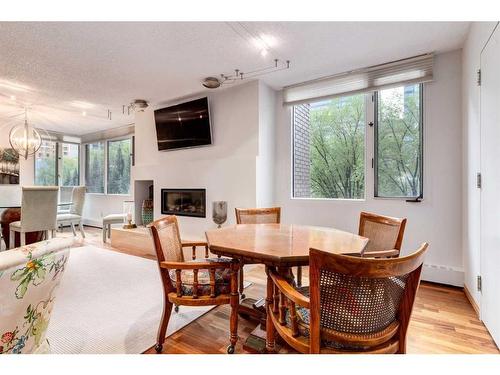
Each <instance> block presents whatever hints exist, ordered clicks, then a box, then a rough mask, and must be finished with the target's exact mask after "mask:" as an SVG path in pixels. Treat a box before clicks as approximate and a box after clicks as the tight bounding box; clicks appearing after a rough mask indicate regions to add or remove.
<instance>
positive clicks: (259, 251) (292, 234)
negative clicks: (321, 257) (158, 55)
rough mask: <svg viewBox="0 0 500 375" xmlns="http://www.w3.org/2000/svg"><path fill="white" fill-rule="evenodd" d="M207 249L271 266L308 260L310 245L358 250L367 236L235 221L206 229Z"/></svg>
mask: <svg viewBox="0 0 500 375" xmlns="http://www.w3.org/2000/svg"><path fill="white" fill-rule="evenodd" d="M205 234H206V237H207V242H208V246H209V248H210V251H211V252H212V253H214V254H217V255H224V256H228V257H232V258H241V259H243V260H245V261H247V262H248V261H251V262H254V263H264V264H268V265H274V266H295V265H306V264H308V263H309V249H310V248H314V249H318V250H323V251H327V252H330V253H335V254H360V253H361V252H362V251H363V249H364V248H365V246H366V245H367V243H368V239H367V238H365V237H361V236H358V235H357V234H353V233H349V232H344V231H341V230H338V229H334V228H326V227H315V226H304V225H295V224H292V225H289V224H237V225H232V226H228V227H225V228H221V229H213V230H209V231H207V232H205Z"/></svg>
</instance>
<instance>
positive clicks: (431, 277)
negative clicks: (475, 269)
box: [421, 264, 464, 287]
mask: <svg viewBox="0 0 500 375" xmlns="http://www.w3.org/2000/svg"><path fill="white" fill-rule="evenodd" d="M421 279H422V280H425V281H432V282H434V283H440V284H447V285H453V286H459V287H463V286H464V270H463V268H459V267H450V266H443V265H439V264H424V267H423V268H422V277H421Z"/></svg>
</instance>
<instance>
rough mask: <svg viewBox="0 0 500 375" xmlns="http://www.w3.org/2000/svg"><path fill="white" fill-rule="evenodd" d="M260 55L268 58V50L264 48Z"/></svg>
mask: <svg viewBox="0 0 500 375" xmlns="http://www.w3.org/2000/svg"><path fill="white" fill-rule="evenodd" d="M260 55H261V56H262V57H266V56H267V49H265V48H264V49H262V51H260Z"/></svg>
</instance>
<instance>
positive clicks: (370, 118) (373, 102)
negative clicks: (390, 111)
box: [289, 83, 426, 202]
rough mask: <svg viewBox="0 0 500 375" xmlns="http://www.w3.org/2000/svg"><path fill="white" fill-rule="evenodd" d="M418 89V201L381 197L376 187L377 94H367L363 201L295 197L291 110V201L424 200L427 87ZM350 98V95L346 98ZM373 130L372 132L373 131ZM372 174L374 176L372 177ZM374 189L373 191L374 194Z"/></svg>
mask: <svg viewBox="0 0 500 375" xmlns="http://www.w3.org/2000/svg"><path fill="white" fill-rule="evenodd" d="M416 85H419V88H420V89H419V101H420V103H419V104H420V136H419V142H420V157H421V163H420V176H421V177H420V195H419V196H418V197H412V196H380V195H378V191H377V185H378V176H377V166H376V163H377V157H378V155H377V149H378V143H377V142H378V133H377V132H378V92H379V91H381V90H377V91H368V92H365V140H364V142H365V149H364V155H365V163H364V164H365V169H364V171H365V172H364V173H365V176H364V177H365V178H364V180H365V184H364V197H363V198H316V197H311V196H310V197H296V196H294V194H295V155H294V153H295V137H294V131H295V118H294V117H295V111H294V108H293V107H294V106H295V105H292V106H290V111H289V121H290V128H289V129H290V142H289V145H290V148H291V149H290V154H289V155H290V164H289V165H290V179H289V183H290V199H293V200H313V201H321V200H323V201H345V202H363V201H367V200H399V201H402V200H406V201H408V202H420V201H422V200H423V199H424V179H425V176H424V163H425V160H424V159H425V153H424V151H425V145H424V130H425V129H424V127H425V125H424V122H425V121H424V119H425V104H424V101H425V90H426V85H425V83H417V84H416ZM405 86H410V85H400V86H395V87H405ZM346 96H349V95H346ZM315 101H317V100H311V101H308V102H307V103H313V102H315ZM370 129H372V130H373V131H370ZM370 170H371V173H370ZM372 189H373V190H372Z"/></svg>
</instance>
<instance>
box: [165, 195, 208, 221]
mask: <svg viewBox="0 0 500 375" xmlns="http://www.w3.org/2000/svg"><path fill="white" fill-rule="evenodd" d="M161 213H162V214H166V215H177V216H194V217H206V191H205V189H161Z"/></svg>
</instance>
